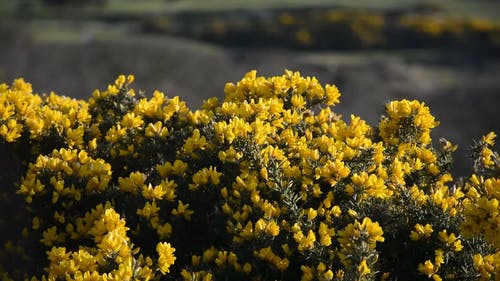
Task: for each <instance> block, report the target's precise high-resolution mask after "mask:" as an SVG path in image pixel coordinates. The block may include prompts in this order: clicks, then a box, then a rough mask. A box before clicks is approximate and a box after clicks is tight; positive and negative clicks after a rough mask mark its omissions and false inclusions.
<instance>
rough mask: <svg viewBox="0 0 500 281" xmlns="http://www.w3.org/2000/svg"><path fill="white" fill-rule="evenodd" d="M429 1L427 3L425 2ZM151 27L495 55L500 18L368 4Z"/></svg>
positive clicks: (243, 40)
mask: <svg viewBox="0 0 500 281" xmlns="http://www.w3.org/2000/svg"><path fill="white" fill-rule="evenodd" d="M424 5H425V4H424ZM142 28H143V30H144V31H146V32H156V33H165V34H171V35H176V36H184V37H193V38H197V39H202V40H207V41H211V42H216V43H219V44H224V45H236V46H249V45H252V46H281V47H286V48H299V49H325V50H332V49H336V50H338V49H344V50H353V49H358V50H359V49H408V48H409V49H414V48H433V49H434V48H437V49H446V50H448V51H449V50H454V51H460V52H464V51H465V52H468V53H472V54H474V53H476V54H481V55H492V56H496V55H497V54H498V53H499V52H498V50H499V49H500V23H499V22H498V21H495V20H491V19H484V18H476V17H466V16H456V15H452V14H449V13H446V12H444V11H442V9H439V8H437V7H434V8H432V7H429V8H427V9H425V8H424V9H418V7H414V8H399V9H397V8H396V9H389V10H385V11H384V10H367V9H352V8H351V9H349V8H340V7H339V8H325V7H321V8H304V9H290V10H269V11H266V13H264V14H255V13H252V12H249V11H233V10H232V11H229V12H220V11H218V12H206V11H204V12H199V11H196V12H185V13H181V14H179V15H176V16H157V17H151V18H148V19H145V20H144V21H143V22H142Z"/></svg>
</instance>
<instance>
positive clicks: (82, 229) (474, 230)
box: [0, 71, 500, 280]
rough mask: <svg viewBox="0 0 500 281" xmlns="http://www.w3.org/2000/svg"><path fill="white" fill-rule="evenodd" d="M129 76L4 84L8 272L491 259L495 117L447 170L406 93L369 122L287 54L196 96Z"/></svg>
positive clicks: (328, 266) (422, 112) (215, 273)
mask: <svg viewBox="0 0 500 281" xmlns="http://www.w3.org/2000/svg"><path fill="white" fill-rule="evenodd" d="M133 80H134V78H133V76H128V77H125V76H119V77H118V79H117V80H116V81H115V83H114V84H112V85H109V86H108V87H107V89H106V90H104V91H99V90H96V91H95V92H94V93H93V96H92V98H90V99H89V100H88V101H79V100H74V99H70V98H67V97H63V96H58V95H56V94H54V93H51V94H50V95H37V94H34V93H33V91H32V88H31V85H30V84H29V83H26V82H25V81H23V80H22V79H17V80H15V81H14V83H13V84H12V85H11V86H8V85H6V84H2V85H0V143H1V147H0V148H2V150H1V151H2V153H4V154H5V155H8V156H9V158H8V159H9V162H10V163H4V164H5V165H4V167H5V170H4V171H5V172H6V173H4V174H3V175H2V177H1V180H2V181H3V182H2V188H1V189H0V208H5V210H4V211H8V214H11V215H9V216H4V217H2V220H1V221H0V227H1V229H0V231H2V233H5V234H6V236H2V237H3V238H2V239H3V240H2V241H1V242H2V247H3V249H2V251H0V272H2V274H1V276H2V278H3V280H21V279H24V278H26V279H28V280H178V279H182V280H422V279H432V280H497V279H498V278H499V277H500V240H499V236H498V231H500V229H499V225H500V224H499V223H500V208H499V200H500V159H499V157H498V154H497V153H496V152H495V151H494V150H493V149H492V147H493V145H494V140H495V137H496V136H495V134H494V133H489V134H487V135H485V136H484V137H482V138H481V139H480V140H479V141H477V142H476V143H475V145H474V146H473V147H472V150H471V152H472V156H473V158H472V159H473V165H472V167H473V173H472V174H471V175H470V176H469V177H468V178H465V179H455V178H453V176H452V175H451V174H450V169H451V165H452V160H453V157H452V154H453V152H454V151H455V150H456V146H455V145H453V144H452V143H450V142H449V141H447V140H445V139H441V140H440V142H439V143H435V144H433V143H432V141H431V135H430V134H431V131H432V129H433V128H435V127H436V126H438V122H437V121H436V120H435V118H434V117H433V116H432V115H431V113H430V111H429V108H428V107H427V106H425V104H423V103H421V102H418V101H408V100H401V101H392V102H389V103H387V105H386V113H385V115H384V116H383V117H382V118H381V121H380V123H379V125H378V126H377V127H372V126H370V125H368V124H367V123H366V122H365V121H363V120H362V119H361V118H360V117H357V116H350V118H349V120H348V121H344V120H343V119H342V117H341V116H340V115H337V114H335V113H334V111H333V106H334V105H335V104H337V103H338V102H339V97H340V93H339V91H338V89H337V88H336V87H335V86H334V85H326V86H324V87H323V86H322V85H321V84H320V83H319V82H318V81H317V80H316V79H315V78H311V77H302V76H300V74H299V73H298V72H291V71H286V72H285V74H284V75H282V76H276V77H269V78H266V77H260V76H257V74H256V72H255V71H251V72H249V73H247V74H246V75H245V76H244V77H243V78H242V80H241V81H239V82H238V83H236V84H233V83H228V84H227V85H226V87H225V93H226V96H225V99H224V100H223V101H218V100H217V99H216V98H211V99H208V100H207V101H205V102H204V104H203V105H202V106H201V108H199V109H197V110H194V111H192V110H190V109H188V108H187V107H186V105H185V103H184V102H182V101H180V100H179V98H178V97H167V96H165V95H164V94H163V93H161V92H159V91H155V92H154V93H153V94H152V96H151V97H150V98H146V97H145V96H143V95H142V94H141V92H137V91H135V90H134V89H133V88H132V87H131V84H132V82H133ZM5 159H7V158H5V157H2V160H3V161H5ZM14 172H15V173H14ZM16 175H18V176H19V179H16ZM3 214H5V213H3Z"/></svg>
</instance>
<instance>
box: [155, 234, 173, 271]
mask: <svg viewBox="0 0 500 281" xmlns="http://www.w3.org/2000/svg"><path fill="white" fill-rule="evenodd" d="M156 251H157V252H158V256H159V257H158V269H159V270H160V272H161V274H163V275H165V274H167V273H169V272H170V266H171V265H173V264H174V262H175V260H176V257H175V256H174V252H175V248H173V247H172V246H171V245H170V243H167V242H160V243H158V244H157V245H156Z"/></svg>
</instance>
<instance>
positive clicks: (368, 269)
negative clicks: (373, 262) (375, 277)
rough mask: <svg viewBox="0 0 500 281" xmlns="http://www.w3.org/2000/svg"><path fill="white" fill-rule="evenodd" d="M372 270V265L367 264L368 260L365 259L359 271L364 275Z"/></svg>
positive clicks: (359, 266)
mask: <svg viewBox="0 0 500 281" xmlns="http://www.w3.org/2000/svg"><path fill="white" fill-rule="evenodd" d="M370 272H371V270H370V267H368V265H367V264H366V260H365V259H363V260H362V261H361V262H360V263H359V265H358V273H359V274H360V275H361V276H363V275H367V274H369V273H370Z"/></svg>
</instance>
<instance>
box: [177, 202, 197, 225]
mask: <svg viewBox="0 0 500 281" xmlns="http://www.w3.org/2000/svg"><path fill="white" fill-rule="evenodd" d="M188 207H189V204H183V203H182V201H180V200H179V201H178V205H177V208H176V209H173V210H172V215H174V216H176V217H180V216H182V217H184V219H185V220H187V221H191V215H192V214H194V211H193V210H189V208H188Z"/></svg>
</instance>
